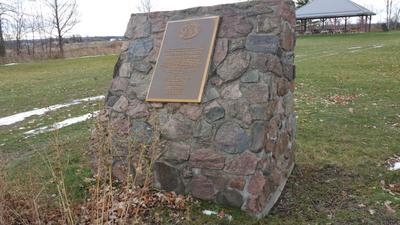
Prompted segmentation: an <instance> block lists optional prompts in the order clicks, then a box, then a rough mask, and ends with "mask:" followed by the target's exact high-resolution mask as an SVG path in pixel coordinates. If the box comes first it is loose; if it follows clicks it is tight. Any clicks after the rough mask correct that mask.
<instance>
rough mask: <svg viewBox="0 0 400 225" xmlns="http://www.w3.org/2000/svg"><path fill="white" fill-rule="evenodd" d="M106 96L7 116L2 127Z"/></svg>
mask: <svg viewBox="0 0 400 225" xmlns="http://www.w3.org/2000/svg"><path fill="white" fill-rule="evenodd" d="M104 98H105V96H103V95H100V96H95V97H89V98H83V99H75V100H73V101H72V102H69V103H65V104H57V105H52V106H48V107H45V108H41V109H34V110H31V111H27V112H22V113H18V114H15V115H12V116H7V117H3V118H0V127H1V126H8V125H11V124H14V123H18V122H21V121H23V120H25V119H26V118H28V117H31V116H41V115H43V114H45V113H47V112H50V111H55V110H58V109H61V108H66V107H70V106H73V105H79V104H81V103H83V102H89V101H99V100H102V99H104Z"/></svg>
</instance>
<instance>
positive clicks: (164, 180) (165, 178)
mask: <svg viewBox="0 0 400 225" xmlns="http://www.w3.org/2000/svg"><path fill="white" fill-rule="evenodd" d="M154 175H155V177H154V178H155V184H156V185H158V186H159V187H160V188H162V189H164V190H166V191H174V192H176V193H177V194H183V193H184V191H185V186H184V183H183V181H182V177H181V173H180V171H179V170H178V169H176V168H174V167H172V166H170V165H167V164H165V163H163V162H155V163H154Z"/></svg>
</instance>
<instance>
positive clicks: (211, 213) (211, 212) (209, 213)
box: [203, 210, 218, 216]
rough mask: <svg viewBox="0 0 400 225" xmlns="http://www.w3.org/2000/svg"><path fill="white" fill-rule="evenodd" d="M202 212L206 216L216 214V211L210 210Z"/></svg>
mask: <svg viewBox="0 0 400 225" xmlns="http://www.w3.org/2000/svg"><path fill="white" fill-rule="evenodd" d="M203 214H204V215H206V216H212V215H217V214H218V213H217V212H215V211H211V210H203Z"/></svg>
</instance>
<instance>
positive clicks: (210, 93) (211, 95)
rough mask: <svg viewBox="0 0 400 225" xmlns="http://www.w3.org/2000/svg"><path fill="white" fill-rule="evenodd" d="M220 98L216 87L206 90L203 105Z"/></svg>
mask: <svg viewBox="0 0 400 225" xmlns="http://www.w3.org/2000/svg"><path fill="white" fill-rule="evenodd" d="M218 97H219V93H218V91H217V89H216V88H214V87H211V88H206V91H205V93H204V97H203V103H207V102H210V101H212V100H214V99H216V98H218Z"/></svg>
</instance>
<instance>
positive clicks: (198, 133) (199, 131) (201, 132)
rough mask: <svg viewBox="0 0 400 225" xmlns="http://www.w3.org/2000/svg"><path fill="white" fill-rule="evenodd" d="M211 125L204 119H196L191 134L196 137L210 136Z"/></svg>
mask: <svg viewBox="0 0 400 225" xmlns="http://www.w3.org/2000/svg"><path fill="white" fill-rule="evenodd" d="M211 132H212V125H211V124H209V123H207V121H205V120H201V121H198V122H197V123H196V125H195V127H194V131H193V135H194V137H197V138H199V137H200V138H204V137H209V136H211Z"/></svg>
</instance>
